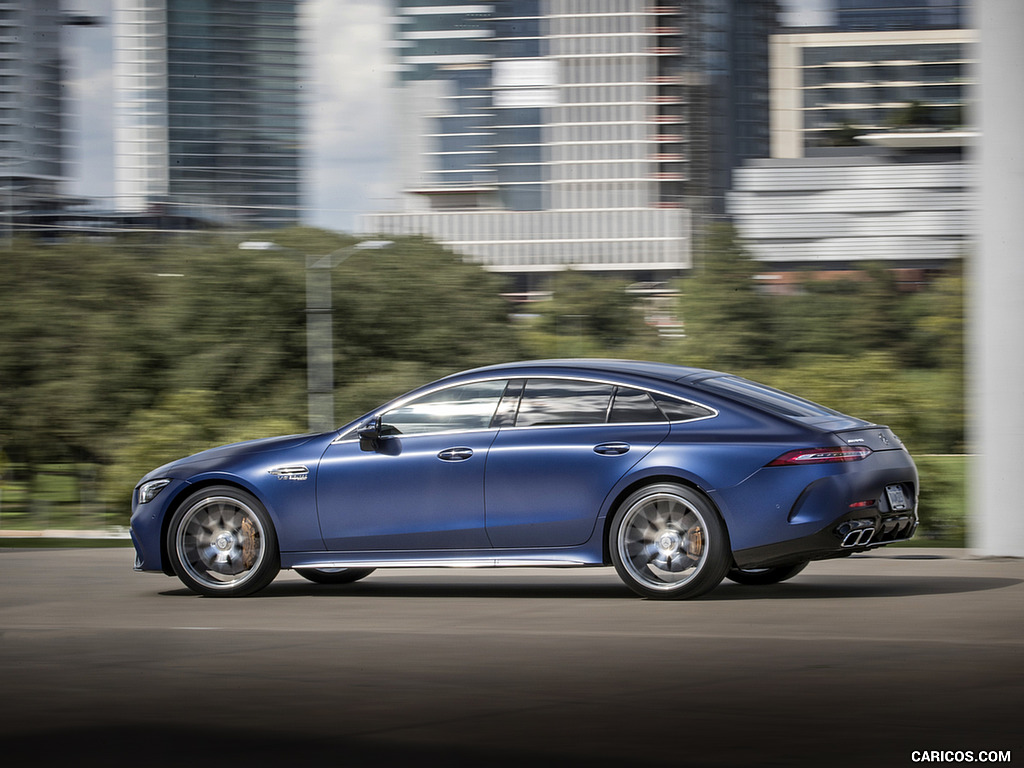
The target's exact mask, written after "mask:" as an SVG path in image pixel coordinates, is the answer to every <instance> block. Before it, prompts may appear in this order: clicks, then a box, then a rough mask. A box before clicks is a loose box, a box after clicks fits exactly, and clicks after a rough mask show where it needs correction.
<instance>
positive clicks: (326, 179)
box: [64, 0, 831, 232]
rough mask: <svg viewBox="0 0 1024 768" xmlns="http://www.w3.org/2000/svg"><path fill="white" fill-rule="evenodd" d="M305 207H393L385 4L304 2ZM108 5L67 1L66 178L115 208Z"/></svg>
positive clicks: (792, 14) (820, 15)
mask: <svg viewBox="0 0 1024 768" xmlns="http://www.w3.org/2000/svg"><path fill="white" fill-rule="evenodd" d="M830 2H831V0H781V5H782V6H783V9H784V17H783V19H784V21H786V22H787V23H789V24H791V25H793V26H805V25H809V26H816V25H822V24H825V23H827V21H828V18H829V11H828V8H829V5H830ZM302 5H303V10H302V13H303V18H302V28H303V34H304V35H306V37H307V39H308V40H309V42H310V44H311V45H310V48H309V50H310V51H311V54H310V56H309V59H308V61H307V71H308V85H307V87H306V88H305V90H306V92H307V97H306V107H307V136H306V146H307V152H306V164H305V165H306V173H307V176H306V178H307V186H306V206H307V214H306V216H305V218H304V223H306V224H310V225H312V226H316V227H323V228H325V229H332V230H337V231H346V232H351V231H354V230H355V229H356V227H357V217H358V216H359V215H360V214H363V213H370V212H372V211H386V210H396V209H397V199H396V198H397V181H396V179H397V172H396V169H395V167H394V162H393V156H394V152H393V151H392V148H393V146H394V142H395V131H394V126H395V122H396V118H395V115H394V113H393V109H392V98H391V96H392V73H391V60H390V50H391V49H390V48H389V43H388V41H389V27H388V18H389V14H390V5H391V4H390V2H389V0H306V2H305V3H303V4H302ZM112 6H113V0H65V2H64V7H65V9H66V10H67V11H71V12H83V13H90V14H94V15H96V16H99V17H101V18H103V19H105V20H107V23H106V24H105V25H104V26H101V27H69V28H67V30H66V31H67V43H68V58H69V64H70V66H71V77H70V78H69V80H68V83H67V85H68V91H69V95H70V113H71V114H70V120H69V124H70V126H71V129H72V131H73V135H72V138H71V142H70V143H71V147H72V149H71V153H70V159H71V168H70V172H69V175H70V176H71V177H72V182H71V184H70V186H69V188H68V192H69V193H71V194H73V195H81V196H84V197H88V198H92V199H95V200H96V201H97V207H100V208H114V207H116V206H115V201H114V76H113V64H114V62H113V30H112V29H111V25H110V21H111V16H112Z"/></svg>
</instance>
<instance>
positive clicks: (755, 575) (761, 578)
mask: <svg viewBox="0 0 1024 768" xmlns="http://www.w3.org/2000/svg"><path fill="white" fill-rule="evenodd" d="M806 567H807V562H806V561H804V562H802V563H791V564H790V565H776V566H773V567H771V568H730V569H729V572H728V573H727V574H725V577H726V578H727V579H729V580H730V581H735V582H736V583H737V584H750V585H752V586H763V585H765V584H778V583H779V582H780V581H786V579H792V578H793V577H794V576H796V575H797V574H798V573H800V571H802V570H803V569H804V568H806Z"/></svg>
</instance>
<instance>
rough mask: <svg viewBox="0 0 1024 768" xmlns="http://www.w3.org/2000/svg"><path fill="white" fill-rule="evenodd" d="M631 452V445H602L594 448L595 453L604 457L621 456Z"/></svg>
mask: <svg viewBox="0 0 1024 768" xmlns="http://www.w3.org/2000/svg"><path fill="white" fill-rule="evenodd" d="M628 452H629V443H601V444H600V445H595V446H594V453H599V454H601V455H602V456H621V455H622V454H624V453H628Z"/></svg>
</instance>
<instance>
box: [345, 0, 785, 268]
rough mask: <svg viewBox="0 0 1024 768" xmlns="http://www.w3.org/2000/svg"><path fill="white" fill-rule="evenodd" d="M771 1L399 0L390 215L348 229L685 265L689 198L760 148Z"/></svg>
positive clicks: (560, 259) (470, 249)
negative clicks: (394, 186)
mask: <svg viewBox="0 0 1024 768" xmlns="http://www.w3.org/2000/svg"><path fill="white" fill-rule="evenodd" d="M776 9H777V6H776V3H775V1H774V0H747V2H743V3H738V2H735V0H507V1H506V2H500V3H497V2H492V3H481V2H472V1H470V0H400V1H399V2H398V3H397V7H396V12H395V32H396V34H395V36H396V39H397V46H398V48H397V51H398V56H397V58H398V78H399V83H398V85H399V88H398V91H399V99H400V104H399V110H398V111H399V114H400V115H401V118H402V131H403V132H402V135H401V146H400V153H401V162H400V167H401V169H402V170H403V172H404V178H403V180H402V181H403V192H402V202H403V205H402V207H403V210H402V211H400V212H395V213H381V214H373V215H370V216H367V217H365V218H364V220H363V221H362V229H363V230H364V231H367V232H380V233H393V234H410V233H418V234H424V235H427V236H430V237H433V238H435V239H437V240H439V241H441V242H443V243H445V244H446V245H448V246H449V247H451V248H452V249H453V250H456V251H457V252H460V253H462V254H465V255H467V256H469V257H470V258H472V259H474V260H476V261H478V262H480V263H482V264H484V265H486V266H488V267H489V268H490V269H493V270H495V271H501V272H507V273H516V274H519V275H522V276H524V278H525V276H526V275H529V274H531V273H538V272H545V271H551V270H558V269H565V268H574V269H584V270H593V271H619V272H625V273H630V274H633V275H635V276H637V277H643V278H645V279H657V278H659V277H661V276H664V275H666V274H667V273H675V272H677V271H678V270H680V269H685V268H687V267H689V266H690V240H691V215H690V209H691V207H693V204H694V201H697V200H699V201H703V202H702V204H703V203H706V204H707V208H708V211H710V209H711V206H712V203H711V202H710V201H713V200H715V199H716V198H718V199H721V198H722V197H723V196H724V189H725V188H726V177H727V171H728V165H729V164H730V163H735V162H738V160H739V159H742V158H743V157H746V156H752V155H751V154H748V153H753V155H757V154H766V153H767V148H768V130H767V126H768V105H767V76H766V74H765V73H766V72H767V40H768V34H769V32H770V31H772V27H774V23H775V15H776ZM741 17H742V18H744V19H745V20H747V21H748V22H751V23H750V24H748V25H747V26H746V27H741V26H740V25H739V24H738V22H737V20H738V19H739V18H741ZM758 41H759V42H758ZM737 62H742V65H741V66H740V67H739V68H737V67H736V66H735V65H736V64H737ZM757 71H759V72H760V77H762V78H763V79H764V82H763V84H762V87H761V90H760V94H759V95H758V94H755V93H754V91H756V90H757V88H756V86H754V85H753V83H754V82H755V80H756V77H757V75H756V74H754V73H755V72H757ZM734 86H735V87H734ZM737 94H738V95H739V96H737ZM744 99H745V100H746V101H745V102H744V103H743V104H742V106H738V103H739V102H740V101H743V100H744ZM758 104H759V105H760V113H759V112H758V106H757V105H758ZM712 112H714V114H712ZM716 128H717V129H719V133H717V134H716V133H715V130H716ZM749 139H752V141H751V140H749ZM758 142H760V143H759V144H758ZM752 146H757V149H752V148H751V147H752ZM716 189H717V190H718V192H717V193H716V192H715V190H716ZM527 282H528V281H527Z"/></svg>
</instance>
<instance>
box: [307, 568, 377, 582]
mask: <svg viewBox="0 0 1024 768" xmlns="http://www.w3.org/2000/svg"><path fill="white" fill-rule="evenodd" d="M374 570H376V569H374V568H297V569H296V571H297V572H298V574H299V576H301V577H302V578H304V579H309V580H310V581H313V582H316V583H317V584H351V583H352V582H353V581H359V580H360V579H365V578H366V577H367V576H369V575H370V574H371V573H373V572H374Z"/></svg>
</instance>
